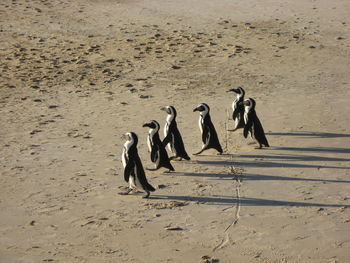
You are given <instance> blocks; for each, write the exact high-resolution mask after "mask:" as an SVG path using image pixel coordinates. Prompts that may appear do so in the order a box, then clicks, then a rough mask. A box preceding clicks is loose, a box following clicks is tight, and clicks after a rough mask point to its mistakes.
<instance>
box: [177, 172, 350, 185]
mask: <svg viewBox="0 0 350 263" xmlns="http://www.w3.org/2000/svg"><path fill="white" fill-rule="evenodd" d="M176 176H193V177H207V178H213V179H220V180H233V179H235V176H234V175H232V174H228V173H227V174H214V173H182V174H181V173H178V174H177V175H176ZM240 179H241V180H242V181H306V182H322V183H350V181H347V180H328V179H315V178H303V177H290V176H276V175H261V174H246V173H243V174H242V175H240Z"/></svg>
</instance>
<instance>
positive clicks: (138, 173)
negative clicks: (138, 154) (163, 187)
mask: <svg viewBox="0 0 350 263" xmlns="http://www.w3.org/2000/svg"><path fill="white" fill-rule="evenodd" d="M136 169H137V171H136V176H137V178H138V179H139V181H140V183H141V185H142V187H143V189H144V190H146V191H150V192H154V191H155V190H156V189H154V187H153V186H152V185H150V184H149V183H148V181H147V178H146V174H145V171H144V170H143V167H142V163H141V160H140V159H139V160H138V165H137V166H136Z"/></svg>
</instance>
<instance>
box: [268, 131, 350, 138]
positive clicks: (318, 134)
mask: <svg viewBox="0 0 350 263" xmlns="http://www.w3.org/2000/svg"><path fill="white" fill-rule="evenodd" d="M265 135H270V136H274V135H276V136H302V137H309V138H311V137H313V138H345V137H350V134H345V133H331V132H308V131H296V132H266V133H265Z"/></svg>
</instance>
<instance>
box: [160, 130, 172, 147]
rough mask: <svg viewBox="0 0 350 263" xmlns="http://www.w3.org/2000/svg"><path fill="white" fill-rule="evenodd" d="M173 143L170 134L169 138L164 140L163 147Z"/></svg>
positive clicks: (169, 134)
mask: <svg viewBox="0 0 350 263" xmlns="http://www.w3.org/2000/svg"><path fill="white" fill-rule="evenodd" d="M170 142H171V133H170V132H169V133H168V134H167V136H166V137H165V138H164V139H163V142H162V143H163V145H164V147H165V146H167V144H168V143H170Z"/></svg>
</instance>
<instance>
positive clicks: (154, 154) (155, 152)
mask: <svg viewBox="0 0 350 263" xmlns="http://www.w3.org/2000/svg"><path fill="white" fill-rule="evenodd" d="M157 157H158V146H157V145H155V144H154V145H153V147H152V151H151V161H152V162H153V163H155V162H156V161H157Z"/></svg>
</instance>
